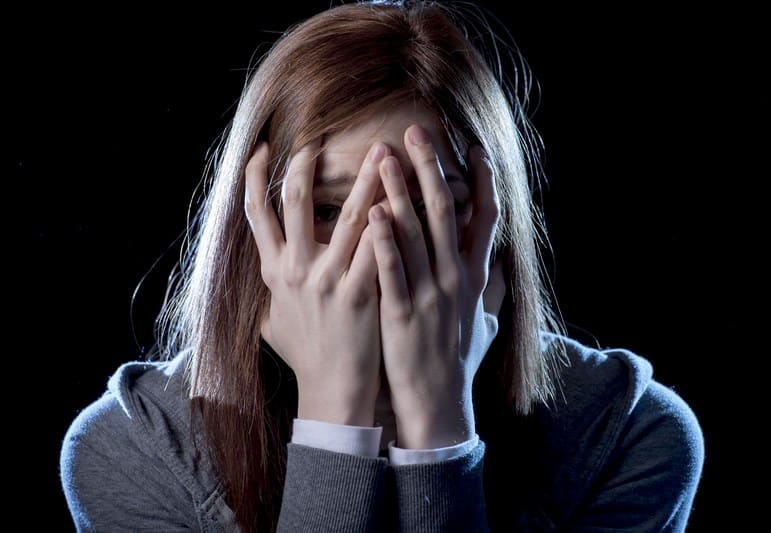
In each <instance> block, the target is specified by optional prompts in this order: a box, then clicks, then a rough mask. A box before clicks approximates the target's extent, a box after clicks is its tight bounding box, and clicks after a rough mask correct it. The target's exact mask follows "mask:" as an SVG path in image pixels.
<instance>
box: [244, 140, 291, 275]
mask: <svg viewBox="0 0 771 533" xmlns="http://www.w3.org/2000/svg"><path fill="white" fill-rule="evenodd" d="M269 155H270V149H269V148H268V143H266V142H261V143H259V144H258V145H257V148H256V149H255V150H254V153H253V154H252V157H251V158H250V159H249V162H248V163H247V164H246V170H245V171H244V174H245V178H246V180H245V181H246V183H245V194H244V197H245V198H244V201H245V205H244V209H245V211H246V219H247V220H248V221H249V227H250V228H251V230H252V235H253V236H254V240H255V242H256V243H257V248H258V250H259V252H260V260H261V261H262V262H263V263H264V262H265V261H266V259H267V258H269V257H276V256H277V255H278V253H279V251H280V250H281V246H282V244H283V242H284V236H283V234H282V233H281V227H280V226H279V223H278V219H277V218H276V213H275V212H274V211H273V207H272V205H271V202H270V198H269V197H268V157H269Z"/></svg>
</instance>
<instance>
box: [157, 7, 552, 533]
mask: <svg viewBox="0 0 771 533" xmlns="http://www.w3.org/2000/svg"><path fill="white" fill-rule="evenodd" d="M458 13H459V12H458V11H454V10H451V9H448V8H447V7H446V6H442V5H440V4H437V3H434V2H426V3H422V2H407V3H401V2H400V3H396V2H382V1H381V2H371V3H363V2H361V3H356V4H347V5H340V6H337V7H334V8H331V9H329V10H327V11H324V12H322V13H320V14H318V15H316V16H314V17H312V18H310V19H308V20H307V21H305V22H303V23H301V24H299V25H297V26H296V27H294V28H292V29H291V30H290V31H288V32H287V33H285V34H284V35H283V36H282V37H281V38H280V39H279V40H278V41H277V42H276V43H275V44H274V46H273V47H272V49H271V50H270V51H269V53H268V54H266V55H265V56H264V58H263V60H262V61H261V63H260V65H259V68H257V69H256V70H255V71H254V72H252V73H251V74H250V76H249V78H248V83H247V84H246V86H245V88H244V91H243V94H242V95H241V98H240V101H239V105H238V108H237V110H236V113H235V116H234V118H233V120H232V121H231V123H230V124H229V131H227V132H226V133H227V137H226V140H225V142H224V144H223V145H221V146H220V147H219V148H218V150H217V153H216V154H215V156H214V161H213V163H214V164H213V168H214V175H213V179H212V180H211V182H210V183H208V184H207V188H206V195H205V201H204V202H203V204H202V206H201V209H200V211H199V213H198V215H197V216H196V218H195V219H194V221H193V223H192V224H191V225H190V228H189V234H190V235H191V236H192V240H191V241H190V246H189V247H188V249H187V253H186V256H185V259H184V261H183V262H182V268H181V276H180V277H179V280H178V281H179V283H177V284H175V285H174V290H173V294H172V297H171V298H170V299H169V300H168V301H167V302H166V303H165V305H164V309H163V311H162V313H161V314H160V315H159V325H160V326H161V331H160V337H159V341H160V342H159V346H161V349H162V351H163V353H165V354H166V355H168V356H171V355H172V354H174V353H177V352H178V351H179V350H180V349H182V348H190V349H191V354H192V355H191V358H190V367H189V371H190V375H189V377H190V399H191V402H192V404H193V406H194V408H195V411H194V412H197V413H200V423H201V429H202V431H203V434H204V435H205V438H206V443H207V446H208V449H209V452H210V454H211V457H212V458H213V461H214V464H215V465H216V468H217V469H218V473H219V476H220V478H221V480H222V483H223V486H224V487H225V491H226V498H227V501H228V503H229V505H230V506H231V507H232V509H233V510H234V512H235V514H236V517H237V518H238V521H239V523H240V524H241V525H242V527H243V528H244V529H246V530H260V531H264V530H273V529H275V526H276V523H277V520H278V511H279V508H280V501H281V495H282V491H283V482H284V474H285V458H286V442H287V441H288V440H289V436H290V423H291V420H292V418H294V417H295V416H296V414H297V404H296V402H297V388H296V382H294V381H293V376H292V372H291V370H290V369H289V367H288V366H287V365H286V364H284V363H283V361H282V360H281V359H280V357H276V356H275V354H274V353H273V352H272V350H271V349H270V347H269V346H267V345H266V343H265V342H264V340H262V339H261V337H260V323H261V320H262V318H263V317H264V316H265V315H266V314H267V312H268V309H269V304H270V295H269V291H268V289H267V288H266V286H265V284H264V283H263V281H262V278H261V276H260V257H259V254H258V250H257V247H256V245H255V243H254V240H253V238H252V235H251V233H250V229H249V224H248V223H247V220H246V217H245V212H244V169H245V167H246V163H247V161H248V160H249V157H250V156H251V154H252V152H253V150H254V147H255V146H256V144H257V142H258V141H259V140H267V141H269V143H270V150H271V159H270V168H271V172H272V174H271V175H272V179H271V190H272V191H273V192H274V193H275V191H276V190H278V189H280V186H281V178H282V177H283V174H284V170H285V167H286V164H287V162H288V159H289V157H290V155H291V154H293V153H294V152H295V151H296V150H297V149H298V148H299V147H301V146H303V145H305V144H306V143H308V142H309V141H311V140H313V139H317V138H319V137H320V136H322V135H330V134H333V133H335V132H339V131H341V130H343V129H345V128H347V127H351V126H353V125H356V124H357V123H360V122H362V121H364V120H366V119H367V118H369V117H371V116H372V114H373V113H374V112H376V111H377V110H378V109H381V108H382V107H383V106H387V105H395V104H398V103H402V102H404V101H419V102H420V103H422V104H423V105H425V106H426V107H427V108H429V109H431V110H432V111H434V112H435V113H436V114H437V116H438V117H439V118H440V120H441V121H442V124H443V126H444V128H445V131H446V134H447V136H448V138H449V139H450V142H451V144H452V146H453V148H454V150H455V152H456V153H455V155H456V157H457V158H458V160H459V161H460V162H461V163H462V164H464V165H465V161H466V153H467V149H468V147H469V146H470V145H472V144H480V145H481V146H482V147H483V148H484V150H485V151H486V153H487V154H488V157H489V160H490V163H491V165H492V167H493V171H494V175H495V180H496V185H497V189H498V193H499V196H500V207H501V218H500V222H499V226H498V229H497V233H496V237H495V249H496V254H497V255H498V256H499V257H501V256H502V257H503V259H504V269H505V272H506V274H507V275H508V277H509V280H510V286H509V287H508V289H507V294H506V297H505V300H504V304H503V307H502V309H501V312H500V315H499V324H500V328H499V333H498V336H497V338H496V340H495V342H494V343H493V345H492V346H491V348H490V350H489V351H488V353H487V355H486V357H485V360H484V362H483V364H482V366H481V367H480V369H479V371H478V373H477V378H476V381H475V385H476V384H477V383H482V385H481V386H479V387H476V386H475V393H474V394H475V396H474V404H475V409H477V410H509V411H511V410H512V409H515V410H516V411H517V412H518V413H520V414H527V413H528V412H530V411H531V409H532V407H533V405H534V404H535V403H538V402H545V401H547V400H548V399H549V398H550V397H552V395H553V393H554V376H553V371H554V362H555V361H556V356H557V355H558V354H557V352H555V351H553V350H552V351H544V350H542V348H541V346H540V339H539V334H540V332H541V331H559V330H560V328H559V326H558V324H559V322H558V321H557V320H555V318H554V313H552V311H551V308H550V306H549V303H548V302H549V298H548V292H547V291H545V290H544V283H543V281H544V279H545V278H543V276H542V268H541V266H542V265H541V259H540V257H541V256H540V252H539V247H538V240H539V232H540V231H542V225H541V218H540V214H539V211H538V209H537V208H536V207H535V206H534V205H533V203H532V200H531V190H530V183H529V182H530V181H531V178H532V177H533V176H532V175H529V174H532V172H533V168H534V166H533V165H532V164H531V163H532V161H533V159H532V158H533V157H534V154H533V153H532V151H531V150H530V146H531V142H532V139H531V138H530V137H529V135H530V134H531V130H530V125H529V122H528V121H527V119H526V117H525V112H524V109H523V107H522V105H521V104H520V102H519V101H518V100H517V99H516V97H515V95H512V94H510V93H506V92H505V90H504V87H506V84H505V83H504V80H502V79H499V78H498V77H496V74H495V73H494V69H493V68H492V67H491V66H490V65H488V64H487V63H486V60H485V58H484V56H483V55H482V54H481V53H480V51H479V50H478V49H477V48H475V47H474V45H473V44H472V41H471V39H472V37H471V34H470V33H469V29H468V28H464V25H462V24H461V23H460V22H459V19H458ZM464 16H466V17H467V16H468V13H466V14H465V15H464ZM477 20H480V19H477ZM279 196H280V195H276V194H273V195H272V201H273V205H274V208H275V209H276V211H277V213H280V212H281V208H280V205H278V202H279V200H278V197H279ZM483 392H484V394H483ZM478 393H479V394H478Z"/></svg>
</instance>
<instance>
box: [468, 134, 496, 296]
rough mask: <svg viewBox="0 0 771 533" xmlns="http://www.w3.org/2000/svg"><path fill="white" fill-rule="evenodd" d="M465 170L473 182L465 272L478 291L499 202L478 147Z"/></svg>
mask: <svg viewBox="0 0 771 533" xmlns="http://www.w3.org/2000/svg"><path fill="white" fill-rule="evenodd" d="M469 167H470V168H471V174H472V177H473V180H474V192H473V195H472V202H473V211H472V212H473V214H472V216H471V223H470V227H469V231H468V234H469V238H470V242H471V245H470V247H469V254H468V256H467V258H466V259H467V261H468V262H467V264H466V271H467V272H468V273H469V277H470V279H471V282H472V285H473V286H474V287H475V288H476V290H481V289H482V288H483V287H484V286H485V283H486V280H487V269H488V264H489V258H490V254H491V253H492V250H493V245H494V242H495V230H496V227H497V225H498V218H499V216H500V214H499V213H500V203H499V201H498V192H497V191H496V188H495V179H494V176H493V171H492V168H491V167H490V164H489V163H488V161H487V159H486V157H485V154H484V151H483V150H482V148H481V147H480V146H477V145H475V146H473V147H472V148H471V149H470V150H469Z"/></svg>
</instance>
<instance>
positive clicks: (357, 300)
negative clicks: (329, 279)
mask: <svg viewBox="0 0 771 533" xmlns="http://www.w3.org/2000/svg"><path fill="white" fill-rule="evenodd" d="M345 298H346V301H347V302H348V304H349V305H350V306H351V307H353V308H356V309H360V308H362V307H366V306H367V305H369V303H370V302H371V299H372V293H371V292H370V291H368V290H367V289H366V288H364V287H351V288H349V289H348V290H347V291H346V293H345Z"/></svg>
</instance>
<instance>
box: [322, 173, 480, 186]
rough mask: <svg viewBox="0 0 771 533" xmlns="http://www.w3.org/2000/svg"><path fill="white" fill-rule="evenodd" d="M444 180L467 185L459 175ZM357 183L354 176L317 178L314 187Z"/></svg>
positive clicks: (447, 175) (448, 175)
mask: <svg viewBox="0 0 771 533" xmlns="http://www.w3.org/2000/svg"><path fill="white" fill-rule="evenodd" d="M444 179H445V181H447V183H455V182H460V183H466V179H465V178H464V177H463V176H460V175H458V174H452V173H451V174H445V175H444ZM355 181H356V176H352V175H351V174H341V175H338V176H329V177H323V176H321V177H316V178H315V179H314V180H313V187H314V188H318V189H334V188H336V187H344V186H353V184H354V182H355Z"/></svg>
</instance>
